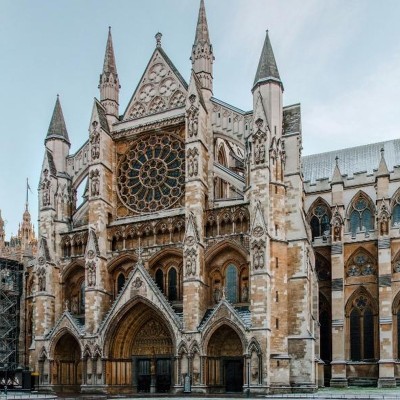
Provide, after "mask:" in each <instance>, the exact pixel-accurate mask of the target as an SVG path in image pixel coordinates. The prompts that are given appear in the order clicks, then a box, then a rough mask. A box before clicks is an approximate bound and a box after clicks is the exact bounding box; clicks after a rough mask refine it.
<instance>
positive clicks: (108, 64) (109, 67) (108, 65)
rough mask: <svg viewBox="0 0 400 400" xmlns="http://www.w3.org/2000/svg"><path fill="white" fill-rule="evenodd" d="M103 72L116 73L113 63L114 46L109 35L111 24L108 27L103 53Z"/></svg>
mask: <svg viewBox="0 0 400 400" xmlns="http://www.w3.org/2000/svg"><path fill="white" fill-rule="evenodd" d="M103 73H112V74H115V75H116V74H117V67H116V64H115V57H114V47H113V42H112V36H111V26H109V27H108V38H107V45H106V53H105V55H104V64H103Z"/></svg>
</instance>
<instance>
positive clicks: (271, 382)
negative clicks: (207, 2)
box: [24, 0, 400, 394]
mask: <svg viewBox="0 0 400 400" xmlns="http://www.w3.org/2000/svg"><path fill="white" fill-rule="evenodd" d="M161 36H162V35H161V34H160V33H158V34H157V35H156V45H155V49H154V52H153V54H152V56H151V58H150V60H149V61H148V64H147V67H146V68H145V71H144V73H143V76H142V78H141V79H140V81H139V83H138V85H137V87H136V89H135V90H134V92H133V95H132V97H131V100H130V101H129V103H128V104H127V105H126V108H125V109H124V110H123V109H121V107H120V104H119V91H120V82H119V78H118V73H117V63H116V60H115V57H114V50H113V43H112V37H111V31H110V32H109V34H108V40H107V44H106V52H105V59H104V65H103V69H102V72H101V75H100V83H99V89H100V96H99V100H97V99H95V100H94V103H93V109H92V114H91V120H90V125H89V126H90V129H89V134H88V137H87V140H86V141H84V143H82V146H81V147H80V148H79V150H78V151H77V152H76V153H74V154H71V153H70V151H69V150H70V141H69V136H68V131H67V128H66V123H65V121H64V117H63V113H62V108H61V104H60V100H59V99H58V98H57V101H56V105H55V108H54V112H53V116H52V119H51V122H50V126H49V129H48V132H47V136H46V138H45V151H44V161H43V167H42V170H41V172H40V183H39V239H38V244H37V248H38V249H37V256H36V257H35V258H34V259H33V260H32V261H31V262H30V263H28V265H27V274H26V281H25V293H26V296H25V303H26V304H25V309H26V329H25V331H26V341H25V349H24V352H25V354H26V359H27V363H29V366H30V369H31V371H34V372H36V373H39V379H40V387H41V388H43V389H47V390H49V391H81V392H87V393H93V392H98V393H104V392H107V393H137V392H150V393H160V392H169V393H178V392H183V391H184V390H186V391H187V390H191V391H192V392H199V393H216V392H219V393H225V392H242V391H246V390H249V391H250V392H251V393H253V394H257V393H269V392H283V391H286V392H287V391H313V390H316V389H317V388H318V387H319V386H323V385H324V384H325V385H326V384H330V385H332V386H333V385H335V386H347V385H349V384H354V383H357V382H359V381H363V382H364V383H365V382H368V383H371V384H375V385H376V384H378V385H380V386H394V385H395V384H396V378H400V366H399V365H400V364H399V362H398V359H399V352H400V348H399V347H398V338H399V332H400V329H399V328H400V322H399V321H400V315H399V302H400V295H399V292H400V232H399V227H400V191H398V190H397V189H398V188H399V183H398V182H399V178H400V170H399V168H398V167H396V160H397V159H398V156H399V155H400V141H396V140H394V141H390V142H384V143H378V144H374V145H370V146H362V147H359V148H354V149H346V150H342V151H338V152H335V153H332V154H331V153H327V154H324V155H321V154H319V155H313V156H308V157H302V156H301V148H302V132H301V111H300V105H299V104H295V105H290V106H285V107H284V106H283V100H282V98H283V84H282V81H281V78H280V75H279V71H278V68H277V64H276V61H275V58H274V54H273V50H272V46H271V42H270V39H269V36H268V32H267V35H266V38H265V42H264V44H263V46H261V44H260V48H261V56H260V60H259V64H258V68H256V67H257V66H255V79H254V82H253V85H252V86H251V82H249V91H250V89H251V93H252V96H253V110H251V111H242V110H240V109H238V108H236V107H234V106H232V105H229V104H227V103H225V102H223V101H221V100H219V99H217V98H215V97H213V63H214V49H213V47H212V44H211V40H210V34H209V29H208V25H207V19H206V12H205V6H204V1H203V0H201V1H200V10H199V16H198V23H197V27H196V29H195V39H194V44H193V48H192V51H191V63H192V69H191V75H190V80H189V82H188V83H187V82H186V81H185V80H184V79H183V77H182V76H181V74H180V73H179V72H178V71H177V69H176V68H175V66H174V64H173V63H172V61H171V60H170V58H169V57H168V56H167V54H166V52H165V51H164V49H163V47H162V40H161V39H162V37H161ZM336 156H337V157H336ZM335 158H336V159H335Z"/></svg>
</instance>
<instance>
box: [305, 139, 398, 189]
mask: <svg viewBox="0 0 400 400" xmlns="http://www.w3.org/2000/svg"><path fill="white" fill-rule="evenodd" d="M382 148H383V149H384V151H385V161H386V165H387V168H388V170H389V171H393V169H394V167H395V166H397V165H399V164H400V160H399V159H398V157H397V155H398V154H399V153H400V139H394V140H389V141H386V142H378V143H372V144H367V145H363V146H357V147H350V148H347V149H342V150H335V151H330V152H327V153H320V154H313V155H310V156H305V157H303V158H302V162H303V175H304V180H305V181H309V182H311V183H315V182H316V181H317V180H320V179H329V178H331V176H332V173H333V170H334V167H335V159H336V157H338V158H339V160H340V172H341V174H342V175H343V176H345V175H347V176H349V177H352V176H353V175H354V174H356V173H360V172H367V173H369V174H372V173H373V172H374V170H376V169H377V168H378V166H379V164H380V160H381V149H382Z"/></svg>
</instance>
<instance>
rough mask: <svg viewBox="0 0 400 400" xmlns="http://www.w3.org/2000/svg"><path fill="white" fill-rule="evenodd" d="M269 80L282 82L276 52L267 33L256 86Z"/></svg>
mask: <svg viewBox="0 0 400 400" xmlns="http://www.w3.org/2000/svg"><path fill="white" fill-rule="evenodd" d="M268 79H272V80H275V81H279V82H281V78H280V76H279V71H278V67H277V66H276V61H275V56H274V52H273V50H272V46H271V41H270V40H269V35H268V31H267V34H266V36H265V41H264V46H263V49H262V52H261V57H260V61H259V62H258V68H257V73H256V77H255V78H254V86H255V85H256V84H257V83H258V82H260V81H266V80H268Z"/></svg>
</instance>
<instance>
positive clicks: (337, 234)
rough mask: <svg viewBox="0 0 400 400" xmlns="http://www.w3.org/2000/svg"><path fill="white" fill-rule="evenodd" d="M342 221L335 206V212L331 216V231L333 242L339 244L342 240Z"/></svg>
mask: <svg viewBox="0 0 400 400" xmlns="http://www.w3.org/2000/svg"><path fill="white" fill-rule="evenodd" d="M343 224H344V221H343V218H342V216H341V215H340V212H339V208H338V206H337V205H336V206H335V210H334V212H333V215H332V220H331V225H332V229H333V241H334V242H340V241H341V240H342V227H343Z"/></svg>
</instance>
